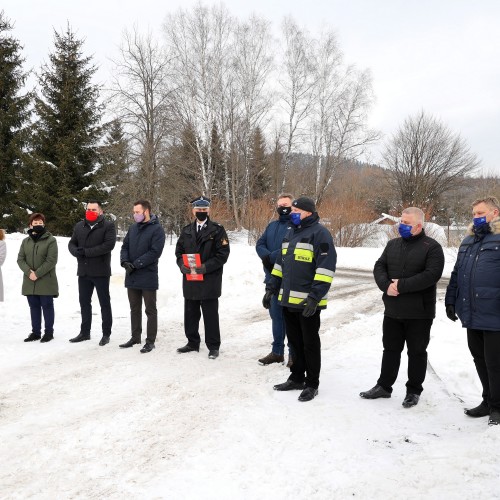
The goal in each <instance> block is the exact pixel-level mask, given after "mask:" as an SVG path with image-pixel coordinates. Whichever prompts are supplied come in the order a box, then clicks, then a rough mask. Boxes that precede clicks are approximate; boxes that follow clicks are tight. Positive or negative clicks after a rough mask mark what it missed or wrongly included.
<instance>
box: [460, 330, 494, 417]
mask: <svg viewBox="0 0 500 500" xmlns="http://www.w3.org/2000/svg"><path fill="white" fill-rule="evenodd" d="M467 343H468V344H469V350H470V353H471V354H472V357H473V359H474V364H475V365H476V370H477V374H478V375H479V379H480V380H481V385H482V386H483V401H485V402H486V403H488V405H489V406H490V408H492V409H497V410H500V332H495V331H489V330H471V329H469V328H468V329H467Z"/></svg>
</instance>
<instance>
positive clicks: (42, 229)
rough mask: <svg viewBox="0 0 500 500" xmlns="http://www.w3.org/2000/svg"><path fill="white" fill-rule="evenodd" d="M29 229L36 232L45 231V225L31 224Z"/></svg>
mask: <svg viewBox="0 0 500 500" xmlns="http://www.w3.org/2000/svg"><path fill="white" fill-rule="evenodd" d="M31 230H32V231H33V232H34V233H36V234H40V233H43V232H44V231H45V226H33V227H32V229H31Z"/></svg>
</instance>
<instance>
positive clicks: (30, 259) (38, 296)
mask: <svg viewBox="0 0 500 500" xmlns="http://www.w3.org/2000/svg"><path fill="white" fill-rule="evenodd" d="M28 235H29V236H28V237H27V238H25V239H24V240H23V241H22V243H21V248H20V249H19V255H18V256H17V264H18V266H19V267H20V268H21V270H22V271H23V273H24V277H23V288H22V294H23V295H26V297H27V298H28V304H29V306H30V312H31V327H32V332H31V333H30V335H29V336H28V338H26V339H24V341H25V342H32V341H33V340H40V339H41V340H40V341H41V342H49V341H50V340H52V339H53V338H54V297H57V296H58V295H59V287H58V284H57V276H56V264H57V241H56V239H55V238H54V236H52V235H51V234H50V233H49V232H48V231H47V230H46V229H45V216H44V215H43V214H40V213H34V214H31V215H30V218H29V230H28ZM42 312H43V319H44V321H45V331H44V335H43V337H42Z"/></svg>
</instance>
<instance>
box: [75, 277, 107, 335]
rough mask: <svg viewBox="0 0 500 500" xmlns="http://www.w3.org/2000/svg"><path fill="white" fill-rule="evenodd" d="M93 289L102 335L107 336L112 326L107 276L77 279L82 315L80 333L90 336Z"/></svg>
mask: <svg viewBox="0 0 500 500" xmlns="http://www.w3.org/2000/svg"><path fill="white" fill-rule="evenodd" d="M94 288H95V289H96V291H97V298H98V299H99V305H100V306H101V317H102V334H103V335H108V336H109V335H111V327H112V326H113V315H112V313H111V298H110V296H109V276H99V277H97V278H92V277H90V276H79V277H78V294H79V298H80V310H81V313H82V325H81V327H80V333H83V334H84V335H90V328H91V326H92V294H93V293H94Z"/></svg>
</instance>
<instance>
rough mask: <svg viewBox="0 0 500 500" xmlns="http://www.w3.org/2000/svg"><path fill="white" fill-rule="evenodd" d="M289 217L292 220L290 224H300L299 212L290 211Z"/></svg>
mask: <svg viewBox="0 0 500 500" xmlns="http://www.w3.org/2000/svg"><path fill="white" fill-rule="evenodd" d="M290 219H291V220H292V224H293V225H294V226H300V213H299V212H292V213H291V214H290Z"/></svg>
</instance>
